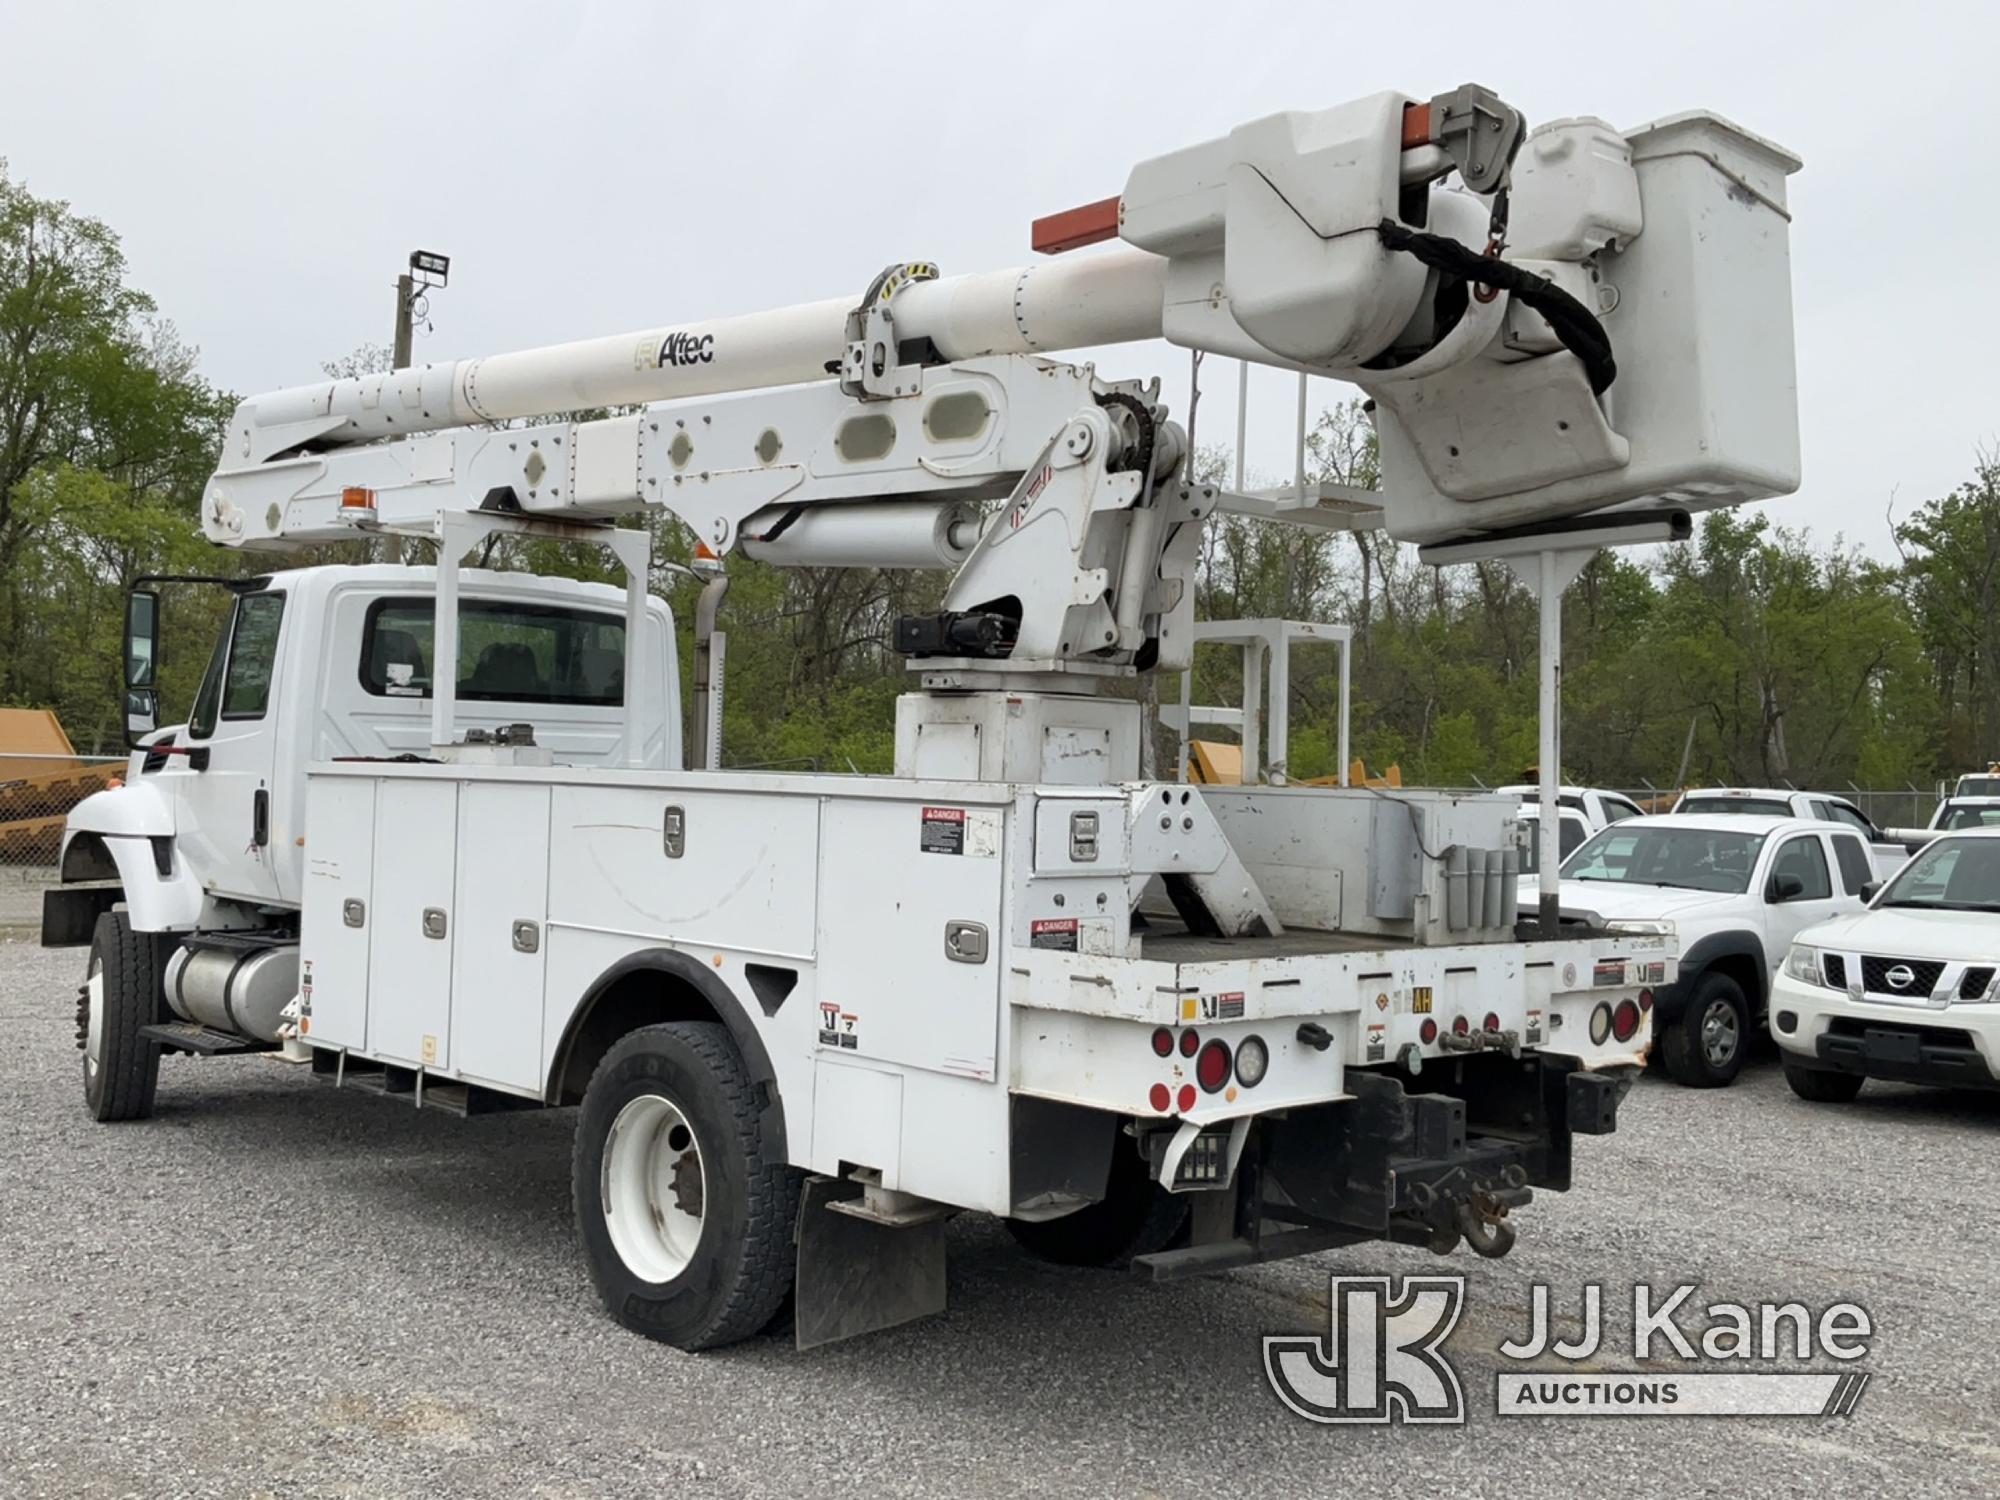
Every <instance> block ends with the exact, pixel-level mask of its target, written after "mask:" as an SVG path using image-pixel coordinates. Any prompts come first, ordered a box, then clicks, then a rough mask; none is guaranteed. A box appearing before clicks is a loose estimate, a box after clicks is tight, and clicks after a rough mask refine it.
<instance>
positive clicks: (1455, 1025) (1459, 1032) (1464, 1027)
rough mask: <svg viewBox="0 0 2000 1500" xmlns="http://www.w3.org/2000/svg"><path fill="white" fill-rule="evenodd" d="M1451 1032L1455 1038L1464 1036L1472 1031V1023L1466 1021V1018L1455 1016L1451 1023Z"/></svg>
mask: <svg viewBox="0 0 2000 1500" xmlns="http://www.w3.org/2000/svg"><path fill="white" fill-rule="evenodd" d="M1451 1030H1452V1034H1453V1035H1454V1036H1464V1035H1465V1034H1466V1033H1467V1032H1468V1031H1470V1030H1472V1023H1471V1022H1470V1021H1468V1020H1466V1019H1465V1017H1464V1016H1454V1017H1453V1018H1452V1022H1451Z"/></svg>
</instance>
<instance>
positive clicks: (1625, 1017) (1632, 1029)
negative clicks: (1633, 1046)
mask: <svg viewBox="0 0 2000 1500" xmlns="http://www.w3.org/2000/svg"><path fill="white" fill-rule="evenodd" d="M1611 1034H1612V1035H1613V1036H1615V1037H1617V1038H1618V1040H1619V1041H1621V1042H1629V1041H1631V1040H1632V1038H1633V1037H1635V1036H1637V1035H1638V1034H1639V1007H1638V1006H1637V1005H1635V1004H1633V1003H1632V1002H1631V1001H1630V1000H1620V1001H1619V1002H1618V1009H1617V1010H1615V1011H1613V1012H1612V1013H1611Z"/></svg>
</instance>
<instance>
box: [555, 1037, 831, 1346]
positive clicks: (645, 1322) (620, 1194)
mask: <svg viewBox="0 0 2000 1500" xmlns="http://www.w3.org/2000/svg"><path fill="white" fill-rule="evenodd" d="M762 1154H763V1153H762V1132H761V1130H760V1129H759V1126H758V1108H757V1095H756V1088H755V1085H754V1084H753V1083H752V1081H751V1078H750V1075H749V1072H748V1070H747V1069H745V1067H744V1066H743V1059H742V1057H741V1055H740V1054H738V1052H737V1050H736V1047H735V1045H734V1044H733V1043H732V1042H731V1041H730V1039H729V1033H728V1032H727V1031H725V1030H724V1029H723V1028H722V1027H721V1026H718V1025H715V1024H714V1023H712V1022H693V1021H675V1022H671V1023H669V1024H666V1025H661V1026H647V1027H643V1028H641V1029H640V1030H638V1031H634V1032H632V1033H630V1034H629V1035H627V1036H625V1037H624V1038H622V1039H621V1040H620V1041H619V1042H618V1043H617V1044H616V1045H615V1046H613V1047H612V1049H611V1050H610V1051H609V1052H608V1053H606V1054H605V1057H604V1061H603V1062H601V1063H599V1064H598V1066H597V1071H596V1072H595V1073H594V1074H592V1075H591V1079H590V1084H589V1087H588V1088H586V1089H585V1090H584V1095H583V1108H582V1110H581V1112H580V1113H579V1115H578V1118H577V1126H576V1151H575V1155H574V1157H573V1159H572V1171H571V1181H570V1186H571V1194H572V1198H573V1200H574V1202H575V1206H576V1228H577V1235H578V1237H579V1238H580V1239H581V1240H582V1242H583V1252H584V1257H585V1259H586V1260H587V1261H588V1262H589V1265H590V1276H591V1280H592V1281H594V1282H595V1283H596V1285H597V1290H598V1293H599V1294H600V1295H601V1296H602V1297H603V1299H604V1305H605V1308H606V1309H607V1310H608V1311H609V1312H610V1313H611V1316H612V1317H614V1318H616V1319H617V1320H618V1321H619V1322H620V1323H623V1324H624V1325H625V1326H626V1327H627V1328H630V1329H632V1330H634V1331H635V1332H638V1333H643V1334H645V1335H646V1336H647V1337H648V1338H655V1339H659V1340H660V1341H662V1342H663V1343H668V1344H672V1345H674V1346H675V1347H676V1348H679V1349H689V1350H694V1349H712V1348H715V1347H717V1346H718V1345H722V1344H731V1343H735V1342H736V1341H737V1340H738V1339H743V1338H748V1337H749V1336H750V1335H751V1334H753V1333H756V1332H757V1331H758V1330H759V1329H761V1328H763V1327H764V1326H765V1325H766V1324H768V1323H769V1322H770V1321H771V1319H772V1317H773V1315H774V1314H776V1313H777V1312H778V1310H779V1308H780V1306H781V1304H782V1303H783V1302H784V1300H785V1296H786V1294H787V1293H788V1292H789V1291H790V1290H791V1286H792V1274H793V1269H794V1253H795V1252H794V1249H793V1242H792V1232H793V1226H794V1223H795V1221H796V1219H797V1217H798V1204H799V1183H800V1174H799V1173H798V1172H797V1171H796V1170H794V1169H793V1168H791V1167H788V1166H784V1165H777V1166H766V1165H764V1164H763V1163H762Z"/></svg>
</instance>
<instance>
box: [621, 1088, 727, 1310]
mask: <svg viewBox="0 0 2000 1500" xmlns="http://www.w3.org/2000/svg"><path fill="white" fill-rule="evenodd" d="M600 1188H601V1191H600V1192H599V1194H598V1201H599V1203H600V1204H601V1206H602V1208H603V1212H604V1227H605V1229H606V1230H607V1231H608V1232H609V1233H610V1235H611V1247H612V1249H614V1250H616V1251H617V1252H618V1258H619V1259H620V1260H622V1261H624V1262H625V1265H626V1267H627V1268H628V1269H629V1270H630V1271H631V1272H632V1273H633V1274H634V1275H635V1276H637V1277H639V1278H640V1279H641V1280H643V1281H652V1282H663V1281H672V1280H673V1279H674V1278H675V1277H676V1276H678V1275H680V1274H681V1272H683V1271H685V1270H686V1269H687V1268H688V1263H689V1262H690V1261H692V1260H693V1259H694V1253H695V1249H696V1247H697V1246H698V1245H700V1243H701V1226H702V1217H703V1213H704V1210H705V1209H706V1206H707V1202H708V1179H707V1175H706V1170H705V1168H704V1166H703V1164H702V1159H701V1144H700V1142H699V1141H697V1140H696V1138H695V1133H694V1127H693V1126H692V1125H690V1124H689V1123H688V1118H687V1116H686V1115H685V1114H683V1113H682V1112H681V1109H680V1106H679V1105H677V1104H675V1103H674V1102H673V1100H671V1099H669V1098H667V1097H666V1095H664V1094H641V1095H640V1096H639V1097H638V1098H636V1099H633V1100H630V1101H629V1102H627V1104H626V1105H625V1107H624V1108H623V1109H621V1110H619V1111H618V1118H617V1119H615V1120H613V1121H612V1122H611V1132H610V1134H609V1135H607V1136H606V1137H605V1140H604V1165H603V1169H602V1181H601V1184H600Z"/></svg>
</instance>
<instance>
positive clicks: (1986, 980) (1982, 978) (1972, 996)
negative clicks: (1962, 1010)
mask: <svg viewBox="0 0 2000 1500" xmlns="http://www.w3.org/2000/svg"><path fill="white" fill-rule="evenodd" d="M1991 983H1993V971H1992V969H1990V968H1986V969H1967V970H1966V971H1965V977H1964V978H1963V979H1961V980H1959V982H1958V998H1959V999H1961V1000H1977V999H1978V998H1979V997H1980V996H1981V995H1983V994H1985V993H1986V987H1987V986H1988V985H1989V984H1991Z"/></svg>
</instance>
